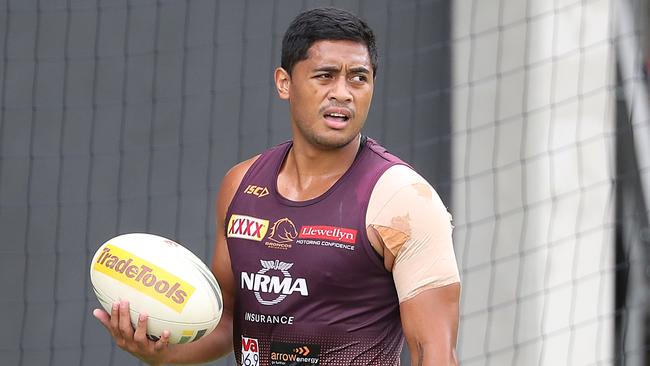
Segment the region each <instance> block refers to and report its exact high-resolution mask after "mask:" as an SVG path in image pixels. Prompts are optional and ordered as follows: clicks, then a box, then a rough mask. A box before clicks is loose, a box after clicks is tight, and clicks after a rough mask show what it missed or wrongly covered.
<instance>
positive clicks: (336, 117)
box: [323, 107, 352, 123]
mask: <svg viewBox="0 0 650 366" xmlns="http://www.w3.org/2000/svg"><path fill="white" fill-rule="evenodd" d="M323 117H324V118H325V120H327V121H330V122H335V123H345V122H347V121H349V120H350V118H352V111H351V110H349V109H347V108H341V107H328V108H326V109H325V110H324V111H323Z"/></svg>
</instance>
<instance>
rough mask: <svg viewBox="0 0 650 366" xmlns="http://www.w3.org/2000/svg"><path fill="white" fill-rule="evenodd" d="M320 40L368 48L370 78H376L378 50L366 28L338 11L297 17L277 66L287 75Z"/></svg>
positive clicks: (352, 16)
mask: <svg viewBox="0 0 650 366" xmlns="http://www.w3.org/2000/svg"><path fill="white" fill-rule="evenodd" d="M321 40H346V41H355V42H359V43H363V44H365V45H366V47H367V48H368V54H369V55H370V62H371V63H372V74H373V77H374V76H375V75H376V74H377V46H376V45H375V35H374V33H373V32H372V29H370V27H369V26H368V24H367V23H366V22H365V21H363V20H362V19H360V18H359V17H357V16H356V15H354V14H352V13H350V12H348V11H346V10H342V9H337V8H317V9H312V10H308V11H305V12H303V13H300V14H298V16H296V18H295V19H294V20H293V21H292V22H291V24H290V25H289V28H287V31H286V32H285V33H284V38H283V39H282V59H281V61H280V66H282V68H283V69H285V70H286V71H287V72H288V73H289V74H291V71H292V69H293V67H294V66H295V64H296V63H298V62H299V61H302V60H306V59H307V57H308V55H307V51H308V50H309V47H311V46H312V44H314V42H316V41H321Z"/></svg>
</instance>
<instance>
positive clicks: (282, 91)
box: [274, 67, 291, 100]
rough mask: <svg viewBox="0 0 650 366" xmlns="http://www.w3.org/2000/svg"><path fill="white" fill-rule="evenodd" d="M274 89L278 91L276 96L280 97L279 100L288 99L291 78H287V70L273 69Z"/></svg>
mask: <svg viewBox="0 0 650 366" xmlns="http://www.w3.org/2000/svg"><path fill="white" fill-rule="evenodd" d="M274 77H275V88H276V89H277V91H278V95H279V96H280V99H285V100H288V99H289V86H290V85H291V76H289V73H288V72H287V70H285V69H283V68H281V67H278V68H277V69H275V74H274Z"/></svg>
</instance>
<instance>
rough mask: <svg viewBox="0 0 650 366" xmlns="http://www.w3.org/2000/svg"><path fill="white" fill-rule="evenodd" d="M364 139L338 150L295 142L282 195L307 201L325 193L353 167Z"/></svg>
mask: <svg viewBox="0 0 650 366" xmlns="http://www.w3.org/2000/svg"><path fill="white" fill-rule="evenodd" d="M360 141H361V139H360V136H357V137H356V138H355V139H354V140H352V141H351V142H350V143H349V144H347V145H346V146H343V147H341V148H338V149H330V150H321V149H316V148H314V147H312V146H310V145H307V144H304V143H301V142H300V141H295V140H294V144H293V145H292V147H291V150H290V151H289V153H288V154H287V158H286V160H285V162H284V163H283V165H282V169H281V170H280V174H279V176H278V189H279V191H280V193H281V194H282V195H283V196H284V197H286V198H288V199H291V200H295V201H304V200H308V199H311V198H315V197H318V196H320V195H321V194H323V193H325V192H326V191H327V190H328V189H330V188H331V187H332V186H333V185H334V184H335V183H336V182H337V181H338V180H339V178H341V176H343V174H345V172H346V171H347V170H348V169H349V168H350V166H352V163H353V162H354V159H355V158H356V156H357V152H358V151H359V148H360V146H359V144H360Z"/></svg>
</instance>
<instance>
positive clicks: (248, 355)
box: [241, 336, 260, 366]
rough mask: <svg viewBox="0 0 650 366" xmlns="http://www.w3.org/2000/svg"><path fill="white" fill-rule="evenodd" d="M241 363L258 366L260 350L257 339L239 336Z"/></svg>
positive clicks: (245, 365)
mask: <svg viewBox="0 0 650 366" xmlns="http://www.w3.org/2000/svg"><path fill="white" fill-rule="evenodd" d="M241 364H242V365H244V366H259V364H260V351H259V344H258V343H257V339H255V338H248V337H244V336H242V337H241Z"/></svg>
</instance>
